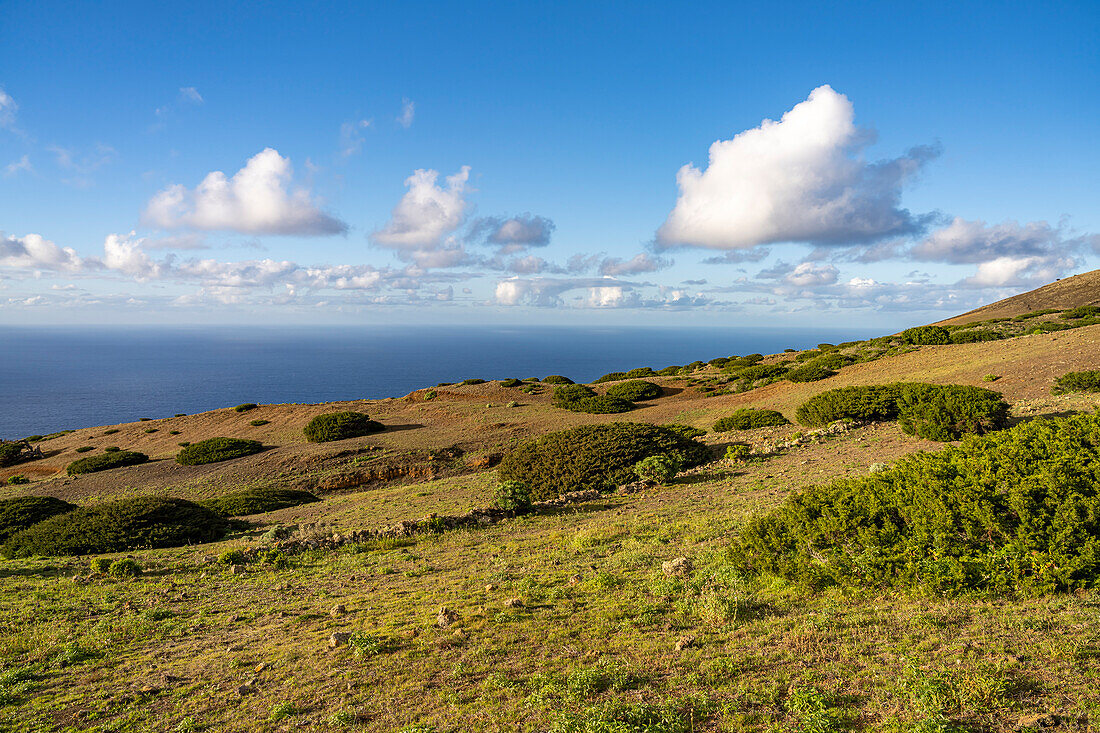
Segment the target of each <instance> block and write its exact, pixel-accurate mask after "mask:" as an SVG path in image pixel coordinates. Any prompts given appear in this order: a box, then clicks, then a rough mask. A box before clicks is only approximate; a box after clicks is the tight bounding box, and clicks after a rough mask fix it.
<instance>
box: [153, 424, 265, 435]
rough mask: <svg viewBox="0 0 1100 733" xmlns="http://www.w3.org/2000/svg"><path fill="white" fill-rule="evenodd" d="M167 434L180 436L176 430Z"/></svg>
mask: <svg viewBox="0 0 1100 733" xmlns="http://www.w3.org/2000/svg"><path fill="white" fill-rule="evenodd" d="M253 422H255V421H253ZM168 434H169V435H179V434H180V431H178V430H169V431H168Z"/></svg>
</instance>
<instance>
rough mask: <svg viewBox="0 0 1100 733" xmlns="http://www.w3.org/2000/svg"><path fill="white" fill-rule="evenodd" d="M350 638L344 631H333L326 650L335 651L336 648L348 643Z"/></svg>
mask: <svg viewBox="0 0 1100 733" xmlns="http://www.w3.org/2000/svg"><path fill="white" fill-rule="evenodd" d="M350 638H351V634H349V633H348V632H346V631H334V632H332V635H331V636H329V638H328V648H329V649H335V648H336V647H338V646H343V645H344V644H347V643H348V639H350Z"/></svg>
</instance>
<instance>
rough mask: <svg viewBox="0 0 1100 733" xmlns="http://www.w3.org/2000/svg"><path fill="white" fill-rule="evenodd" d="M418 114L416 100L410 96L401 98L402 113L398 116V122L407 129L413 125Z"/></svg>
mask: <svg viewBox="0 0 1100 733" xmlns="http://www.w3.org/2000/svg"><path fill="white" fill-rule="evenodd" d="M415 116H416V102H413V101H412V100H411V99H409V98H408V97H406V98H404V99H402V100H401V115H400V116H399V117H398V118H397V124H399V125H401V126H402V127H404V128H405V129H406V130H407V129H408V128H409V127H410V126H411V125H412V123H413V118H414V117H415Z"/></svg>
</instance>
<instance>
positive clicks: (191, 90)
mask: <svg viewBox="0 0 1100 733" xmlns="http://www.w3.org/2000/svg"><path fill="white" fill-rule="evenodd" d="M180 100H181V101H183V102H188V103H190V104H202V103H203V102H204V101H206V100H204V99H203V98H202V95H201V94H199V90H198V89H196V88H195V87H180Z"/></svg>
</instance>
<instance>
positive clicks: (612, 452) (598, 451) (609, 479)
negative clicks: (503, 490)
mask: <svg viewBox="0 0 1100 733" xmlns="http://www.w3.org/2000/svg"><path fill="white" fill-rule="evenodd" d="M659 454H676V455H677V456H678V457H679V459H680V461H681V462H682V464H683V465H684V466H696V465H699V464H700V463H703V462H704V461H706V460H707V459H708V458H709V456H710V453H709V451H708V450H707V447H706V446H705V445H703V444H701V443H696V442H695V441H694V440H691V439H688V438H685V437H683V436H682V435H681V434H680V433H678V432H676V431H674V430H670V429H668V428H663V427H658V426H656V425H649V424H646V423H630V422H618V423H610V424H607V425H585V426H582V427H579V428H574V429H572V430H565V431H561V432H556V433H547V434H546V435H543V436H542V437H540V438H538V439H536V440H532V441H528V442H526V443H523V444H522V445H520V446H519V447H518V448H516V449H515V450H513V451H511V452H509V453H507V454H506V455H505V456H504V458H503V459H502V460H501V462H500V468H499V475H500V478H501V479H502V480H504V481H522V482H523V483H525V484H526V485H528V486H530V487H531V498H532V499H534V500H536V501H541V500H546V499H552V498H554V497H556V496H558V495H560V494H564V493H566V492H569V491H580V490H583V489H598V490H601V491H605V490H610V489H613V488H615V487H616V486H619V485H620V484H625V483H628V482H630V481H633V480H634V466H635V465H636V464H637V463H638V462H639V461H641V460H642V459H643V458H648V457H649V456H653V455H659Z"/></svg>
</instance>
